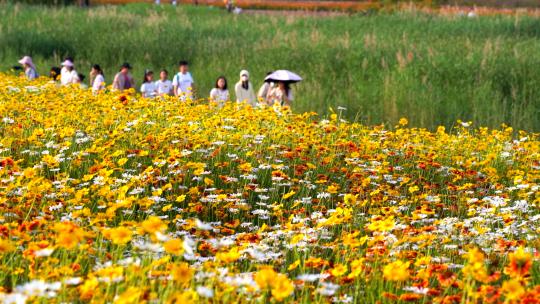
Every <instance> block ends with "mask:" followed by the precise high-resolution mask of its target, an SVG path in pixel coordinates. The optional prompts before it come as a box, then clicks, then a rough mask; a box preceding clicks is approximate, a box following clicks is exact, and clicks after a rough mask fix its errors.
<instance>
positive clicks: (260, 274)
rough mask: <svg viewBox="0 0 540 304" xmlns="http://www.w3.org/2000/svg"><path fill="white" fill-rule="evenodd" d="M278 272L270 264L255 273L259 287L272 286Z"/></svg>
mask: <svg viewBox="0 0 540 304" xmlns="http://www.w3.org/2000/svg"><path fill="white" fill-rule="evenodd" d="M276 275H277V273H276V272H275V271H274V269H272V268H271V267H270V266H266V267H263V268H262V269H261V270H259V271H257V273H256V274H255V282H256V283H257V285H259V288H261V289H266V288H268V287H270V286H271V284H272V282H273V280H274V279H275V277H276Z"/></svg>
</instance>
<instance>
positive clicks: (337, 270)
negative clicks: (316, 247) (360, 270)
mask: <svg viewBox="0 0 540 304" xmlns="http://www.w3.org/2000/svg"><path fill="white" fill-rule="evenodd" d="M330 273H331V274H332V275H333V276H335V277H341V276H342V275H344V274H345V273H347V265H343V264H337V265H336V266H334V268H332V270H330Z"/></svg>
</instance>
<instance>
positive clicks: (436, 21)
mask: <svg viewBox="0 0 540 304" xmlns="http://www.w3.org/2000/svg"><path fill="white" fill-rule="evenodd" d="M539 36H540V20H538V19H533V18H529V17H481V18H475V19H468V18H458V17H455V18H449V17H438V16H431V15H424V14H416V13H411V12H407V13H394V14H376V15H369V16H362V15H354V16H335V17H325V18H321V17H302V16H296V15H295V16H287V14H286V13H284V14H283V16H276V15H271V16H267V15H251V14H250V15H239V16H236V15H230V14H227V13H225V12H224V11H222V10H219V9H215V8H214V9H213V8H208V7H192V6H181V7H177V8H174V7H171V6H168V5H167V6H162V7H155V6H152V5H128V6H120V7H95V8H90V9H78V8H74V7H67V8H45V7H28V6H22V5H6V6H2V7H1V9H0V67H1V68H2V69H3V70H6V69H8V68H9V67H11V66H12V65H13V64H15V63H16V60H17V59H18V58H19V57H20V56H22V55H24V54H31V55H32V56H34V57H35V59H36V61H37V63H38V66H39V70H40V72H41V73H46V72H47V71H48V69H49V68H50V66H52V65H58V64H59V63H60V59H61V58H62V57H63V56H65V55H71V56H74V57H75V58H76V63H77V65H78V70H79V71H81V72H85V73H87V72H88V70H89V67H90V65H91V64H92V63H99V64H101V65H102V66H103V67H104V68H105V73H106V80H108V81H111V79H112V76H113V74H114V73H115V72H116V70H117V67H118V66H119V64H121V63H122V62H123V61H129V62H131V63H132V64H133V65H134V67H135V70H134V73H135V77H136V80H137V81H140V79H141V78H142V72H143V70H144V69H146V68H151V69H154V70H158V69H160V68H167V69H169V70H170V71H172V70H175V69H176V67H175V64H176V63H177V62H178V60H179V59H182V58H185V59H188V60H189V61H191V62H192V68H191V69H192V72H193V75H194V77H195V80H196V82H197V84H198V86H199V91H200V93H201V97H205V96H206V95H207V94H208V92H209V90H210V89H211V87H212V85H213V83H214V80H215V78H216V77H217V76H218V75H220V74H224V75H226V76H227V77H228V78H229V82H230V83H234V82H236V81H237V79H238V73H239V71H240V70H241V69H243V68H247V69H249V70H250V72H251V74H252V76H253V77H252V79H253V80H254V82H255V84H256V86H258V85H259V84H260V83H261V81H262V78H263V76H264V74H265V73H266V72H267V71H269V70H272V69H279V68H287V69H290V70H293V71H296V72H298V73H299V74H301V75H302V76H303V77H304V78H305V81H304V82H303V83H301V84H300V85H298V86H296V87H295V88H294V90H295V92H294V93H295V96H296V100H295V103H294V106H293V108H294V110H295V111H317V112H320V113H323V114H324V113H327V112H328V108H329V107H333V108H334V109H335V108H336V107H338V106H343V107H346V108H347V110H346V111H345V114H344V115H345V116H346V117H348V118H349V119H358V120H359V121H361V122H363V123H368V124H378V123H387V124H389V125H394V124H395V123H396V122H397V120H398V119H399V118H400V117H408V118H409V121H410V124H411V125H412V126H420V127H428V128H431V129H434V128H435V127H436V126H438V125H445V126H447V127H448V126H451V125H453V124H454V123H455V122H456V120H458V119H461V120H464V121H468V120H471V121H474V122H475V124H477V125H482V126H491V127H498V126H499V125H500V124H501V123H506V124H509V125H511V126H513V127H514V128H516V129H526V130H531V131H538V130H540V115H539V114H540V112H539V106H540V86H539V85H538V84H539V83H540V73H539V72H538V71H540V59H539V58H540V57H538V56H537V55H536V54H539V53H540V41H539V39H538V38H539Z"/></svg>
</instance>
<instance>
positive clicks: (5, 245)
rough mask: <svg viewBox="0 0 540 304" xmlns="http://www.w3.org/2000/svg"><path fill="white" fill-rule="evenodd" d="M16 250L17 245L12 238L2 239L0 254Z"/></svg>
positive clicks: (0, 240)
mask: <svg viewBox="0 0 540 304" xmlns="http://www.w3.org/2000/svg"><path fill="white" fill-rule="evenodd" d="M14 250H15V246H13V244H12V243H11V241H10V240H6V239H0V254H4V253H9V252H12V251H14Z"/></svg>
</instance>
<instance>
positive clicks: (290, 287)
mask: <svg viewBox="0 0 540 304" xmlns="http://www.w3.org/2000/svg"><path fill="white" fill-rule="evenodd" d="M271 288H272V291H271V292H272V296H273V297H274V299H276V300H277V301H283V300H284V299H285V298H287V297H288V296H290V295H291V294H292V293H293V292H294V284H293V283H292V282H291V280H289V278H287V276H286V275H284V274H281V273H280V274H278V275H277V277H275V278H274V281H273V283H272V285H271Z"/></svg>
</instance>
